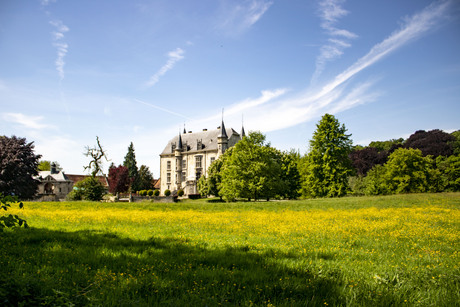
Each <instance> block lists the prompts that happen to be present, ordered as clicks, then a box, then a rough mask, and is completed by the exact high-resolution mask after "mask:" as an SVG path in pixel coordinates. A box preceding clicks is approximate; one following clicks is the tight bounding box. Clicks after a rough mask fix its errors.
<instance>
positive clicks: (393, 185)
mask: <svg viewBox="0 0 460 307" xmlns="http://www.w3.org/2000/svg"><path fill="white" fill-rule="evenodd" d="M433 165H434V163H433V160H432V159H431V158H430V157H424V156H423V154H422V151H421V150H419V149H413V148H409V149H405V148H399V149H397V150H396V151H395V152H393V153H392V154H391V155H390V156H389V157H388V162H387V163H386V164H385V170H386V173H385V182H386V185H387V187H388V190H389V191H390V193H420V192H427V191H429V190H430V186H431V180H432V174H433V170H434V167H433Z"/></svg>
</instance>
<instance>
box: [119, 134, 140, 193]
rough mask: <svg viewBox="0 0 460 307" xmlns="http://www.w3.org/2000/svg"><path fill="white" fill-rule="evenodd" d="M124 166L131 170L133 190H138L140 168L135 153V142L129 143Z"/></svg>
mask: <svg viewBox="0 0 460 307" xmlns="http://www.w3.org/2000/svg"><path fill="white" fill-rule="evenodd" d="M123 166H126V167H127V168H128V170H129V177H131V190H132V191H138V190H140V189H139V170H138V168H137V162H136V154H135V153H134V145H133V142H131V144H129V147H128V153H127V154H126V156H125V160H124V162H123Z"/></svg>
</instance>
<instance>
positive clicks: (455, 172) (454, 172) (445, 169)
mask: <svg viewBox="0 0 460 307" xmlns="http://www.w3.org/2000/svg"><path fill="white" fill-rule="evenodd" d="M436 165H437V166H438V170H439V171H440V173H441V178H442V180H443V190H445V191H449V192H456V191H460V154H459V155H452V156H449V157H447V158H446V157H443V156H439V157H438V158H437V159H436Z"/></svg>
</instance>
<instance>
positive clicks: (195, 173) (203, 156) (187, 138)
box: [160, 121, 244, 195]
mask: <svg viewBox="0 0 460 307" xmlns="http://www.w3.org/2000/svg"><path fill="white" fill-rule="evenodd" d="M242 137H244V128H243V129H242V131H241V134H239V133H238V132H236V131H235V130H233V129H232V128H229V129H226V128H225V125H224V122H223V121H222V125H221V126H220V127H218V128H217V129H215V130H209V131H208V130H207V129H203V131H200V132H195V133H192V132H188V133H185V131H184V133H183V134H179V135H178V136H176V137H174V138H173V139H172V140H170V141H169V142H168V145H166V147H165V149H164V150H163V152H162V153H161V154H160V182H161V188H160V193H161V194H162V195H164V191H165V190H170V191H171V192H175V191H178V190H180V189H182V190H183V191H184V193H185V195H194V194H199V192H198V190H197V182H198V179H199V178H200V177H201V176H203V175H206V172H207V171H208V168H209V166H210V165H211V163H212V162H213V161H214V160H215V159H217V158H218V157H219V156H220V155H222V154H223V153H224V152H225V150H227V148H230V147H232V146H234V145H235V144H236V143H237V142H238V141H240V140H241V139H242Z"/></svg>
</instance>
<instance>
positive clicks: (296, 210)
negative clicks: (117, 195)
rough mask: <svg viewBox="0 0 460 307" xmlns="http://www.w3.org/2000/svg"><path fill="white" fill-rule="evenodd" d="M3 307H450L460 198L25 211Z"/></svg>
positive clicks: (8, 247)
mask: <svg viewBox="0 0 460 307" xmlns="http://www.w3.org/2000/svg"><path fill="white" fill-rule="evenodd" d="M16 212H19V213H20V214H21V216H22V217H23V218H25V219H26V220H27V221H28V223H29V225H30V226H31V227H32V228H31V229H17V230H14V231H7V232H4V233H2V234H0V244H1V246H2V249H1V252H0V266H1V267H2V271H1V273H0V303H1V304H4V303H5V304H7V305H8V304H12V305H17V304H19V303H26V304H27V305H31V304H36V305H38V304H45V305H46V304H48V305H65V304H70V303H72V304H76V305H106V306H110V305H111V306H122V305H140V306H142V305H175V306H177V305H181V306H184V305H189V306H205V305H208V306H214V305H219V304H222V305H227V304H228V305H246V306H249V305H275V306H282V305H312V306H320V305H321V306H326V305H330V306H333V305H335V306H337V305H344V306H345V305H348V306H353V305H366V306H371V305H372V306H389V305H411V306H417V305H420V306H428V305H438V306H453V305H456V304H458V301H460V294H459V293H460V277H459V276H460V272H459V263H460V261H459V260H460V256H459V253H458V251H459V246H460V244H459V234H460V194H458V193H451V194H416V195H399V196H387V197H373V198H364V197H363V198H342V199H319V200H305V201H289V202H284V201H282V202H257V203H231V204H225V203H208V202H206V201H202V200H201V201H187V202H183V203H176V204H153V203H134V204H127V203H123V204H120V203H117V204H107V203H87V202H63V203H25V209H24V210H16Z"/></svg>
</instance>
